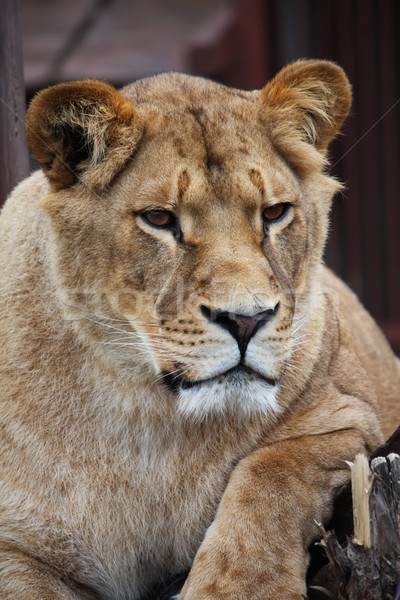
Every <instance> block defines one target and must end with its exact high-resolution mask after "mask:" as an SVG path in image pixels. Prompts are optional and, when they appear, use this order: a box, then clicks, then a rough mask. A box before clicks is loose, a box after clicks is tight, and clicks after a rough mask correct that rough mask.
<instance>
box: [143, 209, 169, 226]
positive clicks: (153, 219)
mask: <svg viewBox="0 0 400 600" xmlns="http://www.w3.org/2000/svg"><path fill="white" fill-rule="evenodd" d="M141 217H142V219H144V221H146V223H148V224H149V225H152V226H153V227H164V228H170V227H173V226H175V224H176V219H175V216H174V214H173V213H171V212H169V211H168V210H148V211H147V212H144V213H142V214H141Z"/></svg>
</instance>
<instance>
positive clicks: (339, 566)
mask: <svg viewBox="0 0 400 600" xmlns="http://www.w3.org/2000/svg"><path fill="white" fill-rule="evenodd" d="M393 450H395V451H396V452H399V451H400V428H399V429H397V431H396V432H395V434H394V435H393V436H392V437H391V438H390V440H388V442H387V443H386V444H385V445H384V446H382V447H380V448H379V449H377V451H376V452H375V453H374V456H373V458H372V460H371V470H369V469H366V458H364V459H357V460H356V461H355V463H354V465H353V466H352V483H353V514H354V526H355V527H354V535H353V537H352V538H351V539H349V538H348V539H347V541H346V543H345V544H342V545H341V544H339V542H338V539H337V537H336V534H335V533H334V532H333V531H332V532H329V533H326V532H325V531H324V530H323V529H322V534H323V539H322V545H323V547H324V548H325V552H326V554H327V556H328V558H329V561H330V563H329V565H327V566H325V567H323V569H322V570H321V571H320V572H319V573H318V574H317V576H316V577H315V579H314V581H313V582H312V584H311V586H310V589H309V592H310V599H312V600H320V599H321V600H322V599H323V598H327V597H329V598H332V599H333V600H400V457H399V454H397V453H393V452H392V451H393ZM380 453H381V454H382V455H383V456H377V455H379V454H380ZM366 499H368V504H366ZM349 534H350V532H349Z"/></svg>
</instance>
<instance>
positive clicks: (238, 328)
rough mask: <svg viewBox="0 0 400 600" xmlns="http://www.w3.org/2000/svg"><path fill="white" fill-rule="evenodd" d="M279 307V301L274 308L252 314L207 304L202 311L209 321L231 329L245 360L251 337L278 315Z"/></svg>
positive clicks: (230, 331)
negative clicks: (219, 308) (216, 307)
mask: <svg viewBox="0 0 400 600" xmlns="http://www.w3.org/2000/svg"><path fill="white" fill-rule="evenodd" d="M278 308H279V302H278V304H277V305H276V306H275V307H274V308H269V309H268V310H264V311H263V312H259V313H256V314H255V315H251V316H247V315H239V314H236V313H231V312H229V311H226V310H210V309H209V308H208V307H207V306H202V307H201V312H202V313H203V315H204V316H205V317H206V318H207V319H208V320H209V321H211V322H213V323H216V324H217V325H220V326H221V327H223V328H224V329H227V330H228V331H229V333H230V334H231V336H232V337H234V338H235V340H236V341H237V343H238V346H239V350H240V355H241V357H242V360H243V358H244V355H245V354H246V350H247V346H248V345H249V342H250V340H251V338H252V337H253V336H254V335H255V334H256V333H257V331H258V330H259V329H260V328H261V327H262V326H263V325H265V323H268V321H270V320H271V319H272V318H273V317H274V316H275V315H276V313H277V311H278Z"/></svg>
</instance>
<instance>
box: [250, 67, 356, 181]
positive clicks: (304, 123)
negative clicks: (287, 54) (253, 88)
mask: <svg viewBox="0 0 400 600" xmlns="http://www.w3.org/2000/svg"><path fill="white" fill-rule="evenodd" d="M260 101H261V104H262V111H263V114H264V117H265V118H264V120H265V121H266V123H267V127H268V130H269V134H270V136H271V139H272V141H273V143H274V144H275V145H276V146H277V148H278V149H279V150H280V152H281V153H282V154H283V155H284V156H285V158H286V159H287V160H288V162H289V163H290V164H291V165H292V166H293V167H294V168H295V169H296V170H297V171H298V172H299V173H300V174H306V173H307V172H309V171H311V170H313V169H315V168H321V167H322V166H323V164H324V163H325V158H324V157H325V154H326V150H327V147H328V144H329V142H330V141H331V140H332V139H333V138H334V137H335V136H336V135H337V134H338V133H339V130H340V128H341V126H342V124H343V121H344V120H345V118H346V116H347V114H348V112H349V109H350V105H351V87H350V84H349V81H348V79H347V77H346V75H345V74H344V72H343V70H342V69H341V68H340V67H338V66H337V65H335V64H334V63H331V62H328V61H324V60H299V61H297V62H295V63H292V64H290V65H288V66H287V67H285V68H284V69H282V70H281V71H280V72H279V73H278V74H277V75H276V77H275V78H274V79H272V81H271V82H270V83H268V84H267V85H266V86H265V87H264V89H263V90H262V91H261V96H260ZM315 150H317V151H318V152H315Z"/></svg>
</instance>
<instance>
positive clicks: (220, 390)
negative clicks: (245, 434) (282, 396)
mask: <svg viewBox="0 0 400 600" xmlns="http://www.w3.org/2000/svg"><path fill="white" fill-rule="evenodd" d="M277 395H278V385H272V384H270V383H268V382H267V381H264V380H263V379H260V378H259V377H257V376H254V377H253V376H251V375H241V376H240V377H238V376H237V375H235V374H234V373H231V374H228V375H225V376H222V377H220V378H218V379H215V380H211V381H205V382H204V383H202V384H200V385H196V386H194V387H192V388H189V389H181V390H180V391H179V401H178V410H179V412H181V413H182V414H183V415H185V416H186V417H188V418H191V419H194V420H205V419H207V417H209V416H212V415H221V414H224V413H227V414H228V413H230V414H232V413H236V414H238V415H242V416H243V417H245V418H249V417H251V416H253V415H256V414H257V415H260V414H261V415H264V416H266V417H270V418H271V417H272V418H273V417H274V416H276V415H277V414H278V413H279V412H280V407H279V404H278V400H277Z"/></svg>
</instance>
